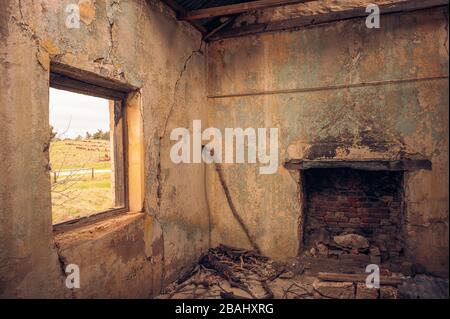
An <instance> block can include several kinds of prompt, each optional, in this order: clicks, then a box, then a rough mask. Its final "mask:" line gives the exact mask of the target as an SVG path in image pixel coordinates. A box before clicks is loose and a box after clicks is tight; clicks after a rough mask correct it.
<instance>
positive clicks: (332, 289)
mask: <svg viewBox="0 0 450 319" xmlns="http://www.w3.org/2000/svg"><path fill="white" fill-rule="evenodd" d="M364 270H365V267H363V265H362V264H361V265H358V264H352V265H351V264H348V263H347V264H339V263H338V262H337V261H333V260H330V259H327V260H324V259H320V258H312V257H309V256H303V257H300V258H297V259H292V260H290V261H288V262H285V263H278V262H275V261H273V260H271V259H269V258H267V257H265V256H262V255H260V254H258V253H256V252H254V251H248V250H245V249H239V248H234V247H229V246H225V245H219V246H218V247H217V248H214V249H210V250H209V251H208V253H207V254H204V255H203V256H202V257H201V258H200V260H199V261H198V263H197V264H195V265H193V267H192V268H191V270H190V271H188V272H187V273H186V274H184V275H183V276H181V277H180V278H179V279H178V280H177V281H175V282H174V283H172V284H171V285H169V287H167V288H166V289H165V291H164V292H163V293H162V294H160V295H159V296H158V297H157V298H159V299H218V298H223V299H355V298H356V299H402V298H414V299H415V298H448V279H446V280H444V279H440V278H436V277H431V276H426V275H415V276H405V275H404V274H402V273H400V272H398V273H397V272H391V271H390V270H389V269H388V268H387V267H380V274H381V287H380V288H379V289H374V288H373V289H371V288H367V287H366V284H365V282H364V278H365V277H366V276H367V275H368V274H366V273H364ZM323 271H334V273H335V275H336V274H337V275H338V276H344V277H343V278H341V279H338V280H335V281H334V280H330V279H329V278H328V279H324V278H323V276H325V274H329V273H328V272H327V273H324V272H323ZM346 274H351V275H350V276H353V277H351V278H350V279H351V280H350V281H349V280H348V279H347V280H345V275H346ZM352 278H357V279H352Z"/></svg>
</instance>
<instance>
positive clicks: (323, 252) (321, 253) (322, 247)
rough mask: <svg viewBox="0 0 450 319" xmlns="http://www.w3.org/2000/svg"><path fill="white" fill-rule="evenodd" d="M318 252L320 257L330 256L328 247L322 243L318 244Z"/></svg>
mask: <svg viewBox="0 0 450 319" xmlns="http://www.w3.org/2000/svg"><path fill="white" fill-rule="evenodd" d="M316 247H317V251H318V253H319V256H324V257H327V256H328V247H327V246H325V245H324V244H322V243H320V244H317V246H316Z"/></svg>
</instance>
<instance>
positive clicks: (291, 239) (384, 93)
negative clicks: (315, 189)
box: [208, 9, 448, 276]
mask: <svg viewBox="0 0 450 319" xmlns="http://www.w3.org/2000/svg"><path fill="white" fill-rule="evenodd" d="M434 77H438V78H434ZM403 79H419V80H413V81H394V82H392V83H389V82H384V83H381V84H380V83H379V84H371V85H363V86H353V87H349V88H342V87H338V88H333V86H335V85H348V84H358V83H368V82H376V81H391V80H403ZM311 88H312V90H309V89H311ZM447 88H448V11H447V10H446V9H432V10H426V11H417V12H410V13H405V14H394V15H387V16H382V17H381V28H380V29H368V28H366V26H365V20H364V19H355V20H349V21H340V22H337V23H330V24H325V25H320V26H316V27H311V28H304V29H300V30H297V31H286V32H278V33H262V34H259V35H252V36H245V37H236V38H230V39H225V40H218V41H215V42H213V43H211V44H210V46H209V47H208V95H209V99H208V118H209V124H210V126H214V127H218V128H221V129H223V128H225V127H242V128H246V127H253V128H258V127H276V128H278V129H279V136H280V138H279V158H280V163H279V164H280V165H279V169H278V172H277V173H276V174H273V175H259V174H258V167H259V164H250V165H248V164H238V165H225V178H226V180H227V181H228V185H229V188H230V192H231V196H232V197H233V200H234V204H235V206H236V207H237V210H238V211H239V212H240V214H241V215H242V218H243V220H244V222H245V223H246V224H247V226H248V228H249V230H250V232H251V233H252V234H253V235H254V236H255V237H256V239H257V242H258V244H259V246H260V247H261V249H262V252H263V253H265V254H267V255H269V256H271V257H274V258H279V259H284V258H286V257H292V256H295V255H296V254H297V253H298V251H299V249H301V237H302V233H301V232H302V225H301V222H302V220H303V218H302V204H303V200H302V198H301V194H300V192H299V183H301V182H302V181H301V180H300V177H299V176H298V175H299V174H298V173H297V172H292V171H288V170H286V169H285V168H283V166H282V164H283V162H284V161H285V160H289V159H320V158H333V159H348V160H361V159H398V158H400V157H401V156H406V157H415V156H417V155H420V156H423V157H425V158H428V159H429V160H431V161H432V165H433V168H432V170H431V171H423V170H421V171H414V172H408V173H406V174H405V189H404V191H405V195H404V196H405V201H406V203H407V210H406V218H405V219H406V234H405V237H406V240H407V243H406V245H407V249H406V254H407V256H408V258H410V259H411V260H412V261H414V262H415V263H416V264H421V265H422V266H424V267H425V268H426V270H427V271H428V272H431V273H435V274H438V275H444V276H445V275H447V276H448V90H447ZM295 89H300V90H299V91H297V92H284V93H283V92H280V90H281V91H283V90H295ZM303 89H305V90H303ZM252 93H256V94H252ZM236 94H237V96H230V95H236ZM239 94H243V95H241V96H240V95H239ZM208 180H209V183H208V185H209V188H208V194H209V196H208V198H209V202H210V207H211V211H212V217H211V220H212V226H211V227H212V244H213V245H214V244H216V243H219V242H222V243H226V244H232V245H235V246H247V247H250V246H249V243H248V240H247V239H246V237H245V235H244V233H243V232H242V231H241V229H240V228H239V225H238V224H237V223H235V222H232V221H231V222H230V220H232V217H231V212H230V210H229V208H228V205H227V202H226V198H225V196H224V195H223V191H222V189H221V185H220V183H219V181H218V178H217V175H216V174H215V172H214V171H213V170H212V168H209V169H208Z"/></svg>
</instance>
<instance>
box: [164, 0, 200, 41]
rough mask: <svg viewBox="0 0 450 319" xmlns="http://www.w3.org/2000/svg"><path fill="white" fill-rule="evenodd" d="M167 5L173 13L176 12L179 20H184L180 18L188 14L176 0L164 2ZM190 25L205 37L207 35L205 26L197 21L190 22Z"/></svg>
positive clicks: (165, 0)
mask: <svg viewBox="0 0 450 319" xmlns="http://www.w3.org/2000/svg"><path fill="white" fill-rule="evenodd" d="M162 2H164V3H165V4H167V5H168V6H169V7H170V8H171V9H172V10H173V11H175V13H176V15H177V19H178V20H182V19H181V18H180V17H181V16H184V15H186V14H187V11H186V10H185V9H184V8H183V7H182V6H181V5H179V4H178V3H177V2H176V1H175V0H162ZM189 23H190V24H191V25H192V26H193V27H194V28H196V29H197V30H198V31H200V32H201V33H202V34H203V35H205V34H206V33H207V30H206V28H205V27H204V26H202V25H201V24H200V23H198V22H197V21H189Z"/></svg>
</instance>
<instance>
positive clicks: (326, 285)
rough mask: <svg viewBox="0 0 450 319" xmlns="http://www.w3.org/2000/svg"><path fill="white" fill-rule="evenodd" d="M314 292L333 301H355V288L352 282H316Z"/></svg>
mask: <svg viewBox="0 0 450 319" xmlns="http://www.w3.org/2000/svg"><path fill="white" fill-rule="evenodd" d="M313 288H314V290H315V291H316V292H317V293H318V294H319V295H320V296H321V297H324V298H331V299H354V298H355V286H354V284H353V283H352V282H326V281H319V280H317V281H315V282H314V283H313Z"/></svg>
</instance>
